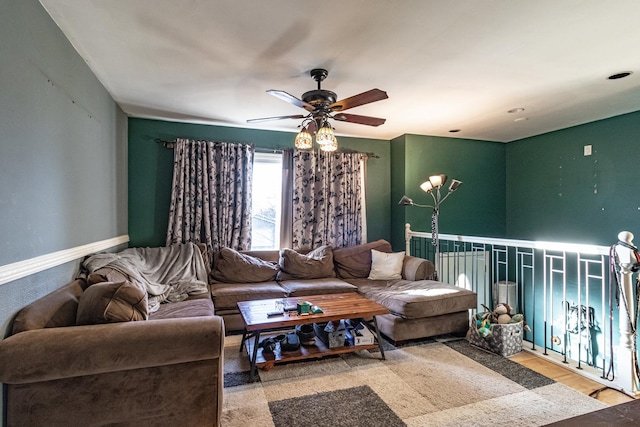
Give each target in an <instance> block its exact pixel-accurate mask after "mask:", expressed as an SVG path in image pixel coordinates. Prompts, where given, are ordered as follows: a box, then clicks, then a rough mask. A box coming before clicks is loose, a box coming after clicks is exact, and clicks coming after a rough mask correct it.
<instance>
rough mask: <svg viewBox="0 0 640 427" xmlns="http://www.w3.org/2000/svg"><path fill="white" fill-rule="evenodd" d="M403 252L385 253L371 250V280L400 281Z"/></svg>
mask: <svg viewBox="0 0 640 427" xmlns="http://www.w3.org/2000/svg"><path fill="white" fill-rule="evenodd" d="M403 262H404V252H397V253H387V252H380V251H376V250H375V249H371V271H370V272H369V277H368V278H369V279H371V280H393V279H402V265H403Z"/></svg>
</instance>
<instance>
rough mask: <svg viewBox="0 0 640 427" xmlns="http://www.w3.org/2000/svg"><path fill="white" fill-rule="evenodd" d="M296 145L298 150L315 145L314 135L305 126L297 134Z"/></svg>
mask: <svg viewBox="0 0 640 427" xmlns="http://www.w3.org/2000/svg"><path fill="white" fill-rule="evenodd" d="M295 147H296V148H297V149H298V150H308V149H310V148H311V147H313V137H312V136H311V134H310V133H309V131H308V130H307V128H306V127H303V128H302V130H301V131H300V132H298V134H297V135H296V141H295Z"/></svg>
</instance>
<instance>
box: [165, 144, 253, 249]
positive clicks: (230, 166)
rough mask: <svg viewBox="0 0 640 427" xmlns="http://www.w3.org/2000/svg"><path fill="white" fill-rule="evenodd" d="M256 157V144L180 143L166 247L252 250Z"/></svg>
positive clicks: (174, 173)
mask: <svg viewBox="0 0 640 427" xmlns="http://www.w3.org/2000/svg"><path fill="white" fill-rule="evenodd" d="M253 155H254V146H253V145H246V144H231V143H224V142H211V141H193V140H188V139H178V140H177V141H176V146H175V151H174V160H173V186H172V192H171V206H170V208H169V226H168V229H167V246H168V245H170V244H172V243H186V242H194V243H200V242H202V243H205V244H206V245H207V249H208V250H209V251H215V250H218V249H220V248H221V247H229V248H233V249H236V250H246V249H249V248H250V246H251V181H252V176H253Z"/></svg>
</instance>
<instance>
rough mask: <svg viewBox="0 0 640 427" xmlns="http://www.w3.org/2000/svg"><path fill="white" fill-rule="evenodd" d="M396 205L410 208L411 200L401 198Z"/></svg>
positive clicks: (404, 197)
mask: <svg viewBox="0 0 640 427" xmlns="http://www.w3.org/2000/svg"><path fill="white" fill-rule="evenodd" d="M398 204H399V205H403V206H412V205H413V200H411V198H409V197H407V196H402V199H400V201H399V202H398Z"/></svg>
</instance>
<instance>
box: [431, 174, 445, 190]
mask: <svg viewBox="0 0 640 427" xmlns="http://www.w3.org/2000/svg"><path fill="white" fill-rule="evenodd" d="M429 181H430V182H431V185H433V187H434V188H438V187H442V186H443V185H444V183H445V182H447V175H445V174H442V173H441V174H438V175H431V176H430V177H429Z"/></svg>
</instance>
